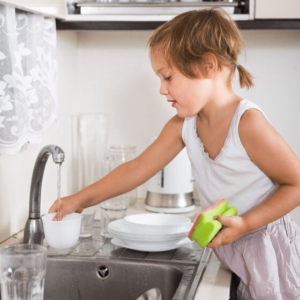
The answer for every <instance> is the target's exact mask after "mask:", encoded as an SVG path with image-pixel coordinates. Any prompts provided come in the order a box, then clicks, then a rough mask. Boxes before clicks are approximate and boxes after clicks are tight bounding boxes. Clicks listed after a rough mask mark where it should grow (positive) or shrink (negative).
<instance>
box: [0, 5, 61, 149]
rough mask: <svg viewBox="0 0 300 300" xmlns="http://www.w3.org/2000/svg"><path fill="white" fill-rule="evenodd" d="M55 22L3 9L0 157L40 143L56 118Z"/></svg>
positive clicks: (0, 9)
mask: <svg viewBox="0 0 300 300" xmlns="http://www.w3.org/2000/svg"><path fill="white" fill-rule="evenodd" d="M55 53H56V26H55V19H53V18H47V17H44V16H41V15H36V14H32V13H27V12H24V11H22V10H18V9H16V8H13V7H10V6H5V5H1V4H0V154H15V153H17V152H19V151H20V150H21V149H22V147H23V146H24V145H26V144H27V143H40V142H41V141H42V136H43V131H44V130H46V129H47V128H49V127H50V125H51V124H52V123H53V121H54V120H55V118H56V116H57V113H58V74H57V60H56V57H55Z"/></svg>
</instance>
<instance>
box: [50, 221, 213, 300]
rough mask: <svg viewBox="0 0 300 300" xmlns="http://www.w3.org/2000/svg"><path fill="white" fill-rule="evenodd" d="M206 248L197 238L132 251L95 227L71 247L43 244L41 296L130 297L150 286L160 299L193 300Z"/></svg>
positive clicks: (54, 299) (69, 299) (64, 299)
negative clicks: (175, 246)
mask: <svg viewBox="0 0 300 300" xmlns="http://www.w3.org/2000/svg"><path fill="white" fill-rule="evenodd" d="M46 246H47V245H46ZM210 253H211V251H210V250H208V249H202V248H200V247H199V246H198V244H197V243H192V244H189V245H186V246H183V247H180V248H178V249H174V250H170V251H163V252H143V251H133V250H130V249H126V248H122V247H118V246H115V245H113V244H112V243H111V241H110V239H105V238H103V237H101V236H100V230H99V227H95V228H94V233H93V238H81V239H80V241H79V243H78V244H77V245H76V246H75V247H74V248H73V249H71V250H68V251H55V250H53V249H52V248H48V261H47V271H46V280H45V295H44V300H136V299H137V298H138V297H139V296H140V295H141V294H143V293H144V292H146V291H147V290H149V289H151V288H159V289H160V291H161V293H162V299H163V300H193V299H194V295H195V293H196V290H197V286H198V284H199V280H200V277H201V275H202V273H203V270H204V268H205V266H206V264H207V261H208V259H209V256H210Z"/></svg>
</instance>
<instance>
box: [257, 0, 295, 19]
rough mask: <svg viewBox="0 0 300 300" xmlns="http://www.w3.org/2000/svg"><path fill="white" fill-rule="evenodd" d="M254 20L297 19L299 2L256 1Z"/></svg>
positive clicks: (289, 0) (292, 0)
mask: <svg viewBox="0 0 300 300" xmlns="http://www.w3.org/2000/svg"><path fill="white" fill-rule="evenodd" d="M255 18H256V19H299V18H300V0H256V1H255Z"/></svg>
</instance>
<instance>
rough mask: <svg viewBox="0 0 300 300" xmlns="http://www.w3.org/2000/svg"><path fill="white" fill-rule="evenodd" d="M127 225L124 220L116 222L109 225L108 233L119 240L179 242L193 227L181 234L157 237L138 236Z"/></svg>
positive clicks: (190, 225) (191, 224)
mask: <svg viewBox="0 0 300 300" xmlns="http://www.w3.org/2000/svg"><path fill="white" fill-rule="evenodd" d="M126 224H128V223H127V222H126V221H124V220H123V219H121V220H116V221H113V222H111V223H109V224H108V232H109V233H110V234H111V235H112V236H115V237H117V238H125V239H130V240H135V241H166V240H179V239H181V238H184V237H186V236H187V235H188V233H189V231H190V229H191V228H192V226H193V223H192V222H191V223H190V224H188V225H187V226H186V228H185V230H183V231H182V232H180V233H170V234H165V233H162V234H158V235H157V234H156V235H150V234H143V235H142V234H138V233H136V232H133V231H132V230H130V229H129V228H128V227H126Z"/></svg>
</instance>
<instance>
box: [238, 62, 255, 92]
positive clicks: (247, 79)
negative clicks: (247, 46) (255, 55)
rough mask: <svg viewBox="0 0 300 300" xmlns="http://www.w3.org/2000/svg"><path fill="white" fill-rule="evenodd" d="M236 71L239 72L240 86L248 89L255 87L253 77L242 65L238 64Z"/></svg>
mask: <svg viewBox="0 0 300 300" xmlns="http://www.w3.org/2000/svg"><path fill="white" fill-rule="evenodd" d="M236 69H237V70H238V72H239V79H240V86H241V88H243V87H246V88H247V89H249V88H251V87H254V82H253V76H252V75H251V74H250V73H249V72H248V71H247V70H246V69H245V68H244V67H243V66H241V65H240V64H236Z"/></svg>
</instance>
